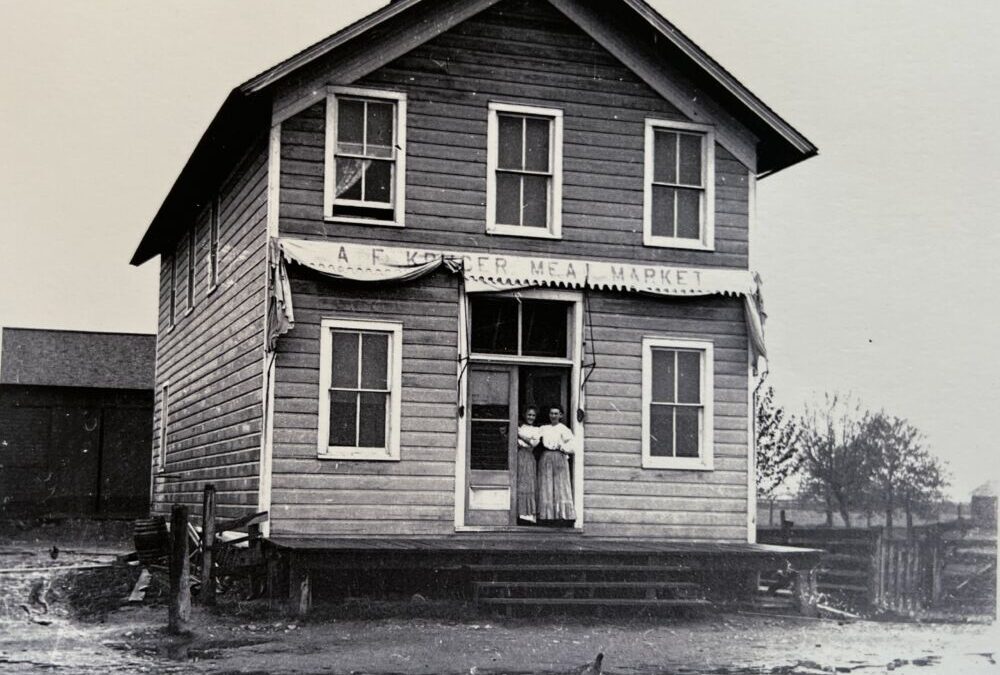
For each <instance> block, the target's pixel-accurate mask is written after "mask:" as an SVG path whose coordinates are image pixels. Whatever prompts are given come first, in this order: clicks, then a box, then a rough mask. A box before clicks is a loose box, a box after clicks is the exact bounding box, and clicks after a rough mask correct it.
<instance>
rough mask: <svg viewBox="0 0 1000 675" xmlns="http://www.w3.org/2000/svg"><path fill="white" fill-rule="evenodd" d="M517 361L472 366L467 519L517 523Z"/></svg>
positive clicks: (483, 522) (469, 521)
mask: <svg viewBox="0 0 1000 675" xmlns="http://www.w3.org/2000/svg"><path fill="white" fill-rule="evenodd" d="M517 375H518V372H517V367H516V366H493V365H490V366H487V365H475V366H472V368H471V369H470V371H469V402H470V403H471V406H470V411H469V447H468V455H467V461H466V466H467V467H468V468H467V476H466V509H465V521H466V525H493V526H500V525H513V524H514V523H515V522H516V514H515V512H514V508H513V507H514V506H515V502H514V500H515V499H516V494H515V491H514V489H513V486H514V485H515V484H516V483H515V481H516V479H517V477H516V475H515V472H516V470H517V461H516V457H517V455H516V453H517V390H518V386H517Z"/></svg>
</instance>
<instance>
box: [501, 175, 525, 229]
mask: <svg viewBox="0 0 1000 675" xmlns="http://www.w3.org/2000/svg"><path fill="white" fill-rule="evenodd" d="M497 224H499V225H520V224H521V176H518V175H516V174H512V173H497Z"/></svg>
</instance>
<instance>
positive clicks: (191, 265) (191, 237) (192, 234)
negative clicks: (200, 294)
mask: <svg viewBox="0 0 1000 675" xmlns="http://www.w3.org/2000/svg"><path fill="white" fill-rule="evenodd" d="M197 231H198V230H197V228H191V230H190V231H189V232H188V236H187V308H188V310H191V309H194V300H195V287H194V283H195V244H196V243H197V236H196V233H197Z"/></svg>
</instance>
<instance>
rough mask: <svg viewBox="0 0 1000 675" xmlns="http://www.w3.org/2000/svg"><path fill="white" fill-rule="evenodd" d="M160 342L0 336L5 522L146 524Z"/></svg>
mask: <svg viewBox="0 0 1000 675" xmlns="http://www.w3.org/2000/svg"><path fill="white" fill-rule="evenodd" d="M155 358H156V336H155V335H137V334H122V333H93V332H80V331H61V330H36V329H27V328H4V329H2V330H0V517H3V518H25V517H74V518H89V517H106V518H124V517H135V516H138V515H143V514H145V513H146V512H147V511H148V508H149V473H150V471H149V466H150V458H149V448H150V445H151V443H152V420H153V417H152V410H153V378H154V365H155Z"/></svg>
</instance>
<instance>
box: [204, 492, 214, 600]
mask: <svg viewBox="0 0 1000 675" xmlns="http://www.w3.org/2000/svg"><path fill="white" fill-rule="evenodd" d="M214 556H215V486H214V485H212V484H211V483H209V484H208V485H206V486H205V494H204V497H203V498H202V503H201V602H202V604H203V605H214V604H215V566H214V564H215V560H214Z"/></svg>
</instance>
